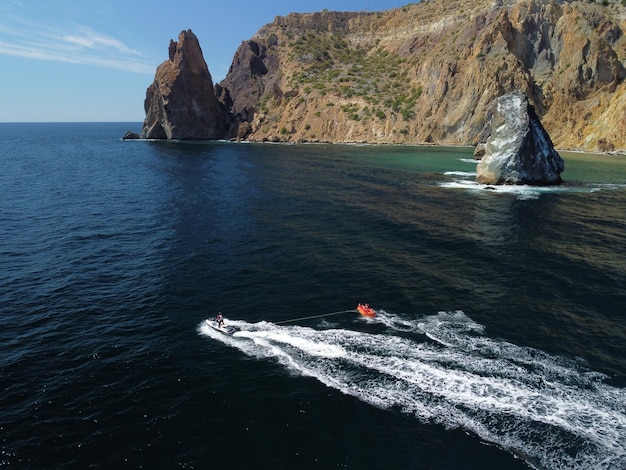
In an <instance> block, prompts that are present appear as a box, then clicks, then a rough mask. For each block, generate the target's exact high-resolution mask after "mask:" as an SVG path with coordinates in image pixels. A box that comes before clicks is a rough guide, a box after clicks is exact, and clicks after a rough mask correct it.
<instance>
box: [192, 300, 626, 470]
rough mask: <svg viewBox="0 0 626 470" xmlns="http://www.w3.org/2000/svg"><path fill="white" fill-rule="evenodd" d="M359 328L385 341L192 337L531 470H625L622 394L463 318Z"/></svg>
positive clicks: (625, 396)
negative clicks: (497, 450) (464, 438)
mask: <svg viewBox="0 0 626 470" xmlns="http://www.w3.org/2000/svg"><path fill="white" fill-rule="evenodd" d="M363 321H365V322H368V323H365V324H363V325H362V326H360V327H359V328H360V329H362V330H363V329H365V330H367V329H368V328H369V327H370V326H374V325H370V324H369V323H372V324H378V325H379V326H380V324H382V325H385V326H386V330H387V333H385V334H371V333H368V332H367V331H353V330H346V329H338V328H333V327H331V328H328V329H314V328H308V327H300V326H278V325H275V324H273V323H269V322H260V323H246V322H243V321H232V320H230V321H228V323H229V324H232V325H234V326H237V327H238V328H240V331H239V332H237V333H235V335H234V336H227V335H224V334H222V333H219V332H216V331H214V330H212V329H211V328H209V327H208V326H207V325H206V324H204V323H202V324H201V325H200V326H199V327H198V330H199V332H200V334H202V335H204V336H208V337H211V338H213V339H215V340H219V341H222V342H223V343H225V344H227V345H229V346H232V347H235V348H237V349H239V350H240V351H242V352H243V353H245V354H246V355H248V356H251V357H255V358H258V359H267V358H271V359H275V360H277V361H278V362H279V363H280V364H281V365H282V366H284V367H285V368H286V369H287V370H288V371H289V372H291V373H294V374H298V375H303V376H309V377H314V378H316V379H317V380H319V381H320V382H322V383H323V384H325V385H326V386H328V387H332V388H334V389H337V390H339V391H341V392H343V393H345V394H348V395H352V396H354V397H357V398H358V399H360V400H362V401H364V402H366V403H370V404H372V405H374V406H377V407H380V408H397V409H400V410H402V411H403V412H404V413H407V414H410V415H413V416H415V417H416V418H417V419H419V420H420V421H422V422H425V423H434V424H438V425H441V426H444V427H446V428H449V429H452V428H460V429H464V430H466V431H468V432H470V433H473V434H474V435H476V436H478V437H480V438H481V439H483V440H485V441H487V442H490V443H493V444H495V445H498V446H500V447H501V448H503V449H505V450H507V451H508V452H510V453H512V454H514V455H516V456H518V457H520V458H523V459H524V460H525V461H526V462H528V463H529V464H530V465H532V466H535V467H538V468H549V469H566V468H567V469H572V468H581V469H582V468H585V469H586V468H607V469H608V468H624V467H626V413H625V411H624V410H625V409H626V391H625V390H623V389H619V388H614V387H611V386H609V385H607V384H606V383H605V379H606V377H605V376H604V375H602V374H599V373H596V372H592V371H589V370H587V369H586V368H585V367H584V366H583V365H581V364H580V363H578V362H575V361H571V360H568V359H564V358H561V357H557V356H552V355H550V354H547V353H545V352H542V351H540V350H536V349H532V348H526V347H520V346H516V345H515V344H511V343H508V342H506V341H502V340H498V339H493V338H489V337H488V336H486V335H485V331H484V327H483V326H481V325H480V324H478V323H475V322H474V321H472V320H471V319H470V318H469V317H467V316H466V315H465V314H464V313H463V312H462V311H456V312H440V313H439V314H437V315H434V316H430V317H423V318H420V319H417V320H407V319H405V318H402V317H400V316H396V315H392V314H388V313H385V312H380V313H379V315H378V316H377V317H376V318H375V319H372V320H363ZM326 325H328V324H326Z"/></svg>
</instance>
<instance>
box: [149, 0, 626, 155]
mask: <svg viewBox="0 0 626 470" xmlns="http://www.w3.org/2000/svg"><path fill="white" fill-rule="evenodd" d="M623 3H624V4H626V1H623V0H604V1H588V0H585V1H565V0H496V1H493V0H478V1H470V0H451V1H450V0H429V1H422V2H420V3H412V4H409V5H407V6H405V7H402V8H398V9H394V10H387V11H383V12H359V13H346V12H330V11H323V12H319V13H306V14H290V15H287V16H285V17H276V19H275V20H274V21H273V22H272V23H270V24H268V25H266V26H263V27H262V28H261V29H260V30H259V31H258V32H257V33H256V34H255V36H254V37H252V38H251V39H250V40H247V41H244V42H243V43H242V44H241V46H240V47H239V49H238V50H237V51H236V53H235V55H234V58H233V62H232V65H231V67H230V70H229V72H228V74H227V76H226V78H225V79H224V80H223V81H222V82H220V83H219V84H213V82H212V79H211V74H210V72H209V70H208V69H207V66H206V63H205V61H204V58H203V55H202V50H201V48H200V44H199V43H198V40H197V38H196V37H195V35H194V34H193V33H192V32H191V31H190V30H188V31H183V32H181V34H180V35H179V37H178V41H171V42H170V46H169V58H168V60H166V61H165V62H163V63H162V64H161V65H160V66H159V67H158V69H157V72H156V75H155V80H154V82H153V84H152V85H150V87H149V88H148V91H147V95H146V101H145V110H146V120H145V122H144V126H143V129H142V134H141V137H143V138H152V139H245V140H250V141H273V142H363V143H391V144H441V145H476V144H478V143H479V142H481V139H482V140H483V141H484V137H485V135H484V134H485V132H486V129H488V128H489V122H488V121H489V113H488V109H489V106H490V105H492V103H493V102H494V101H495V100H496V99H497V98H499V97H501V96H503V95H505V94H507V93H509V92H512V91H521V92H522V93H523V94H524V95H525V96H527V97H528V101H529V103H530V105H532V107H533V109H534V110H535V111H536V113H537V116H538V117H539V118H540V119H541V122H542V123H543V125H544V127H545V129H546V131H547V133H548V134H549V135H550V137H551V138H552V141H553V142H554V145H555V146H556V147H558V148H563V149H572V150H585V151H591V152H623V151H624V150H625V149H626V119H625V118H624V110H625V109H626V83H624V79H625V78H626V69H625V67H624V64H625V63H626V38H625V37H624V29H625V28H626V6H624V5H623Z"/></svg>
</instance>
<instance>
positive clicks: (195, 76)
mask: <svg viewBox="0 0 626 470" xmlns="http://www.w3.org/2000/svg"><path fill="white" fill-rule="evenodd" d="M144 109H145V111H146V119H145V120H144V124H143V129H142V132H141V136H142V137H143V138H145V139H180V140H206V139H220V138H223V137H224V136H225V134H226V133H227V130H228V127H229V120H228V117H227V113H226V112H225V111H224V110H223V107H222V105H221V104H220V103H219V102H218V101H217V98H216V97H215V89H214V86H213V79H212V78H211V74H210V73H209V69H208V67H207V65H206V62H205V61H204V57H203V55H202V50H201V49H200V44H199V43H198V38H197V37H196V36H195V34H193V32H192V31H191V30H187V31H183V32H181V33H180V35H179V36H178V42H175V41H170V46H169V59H168V60H166V61H165V62H163V63H162V64H161V65H159V67H158V68H157V71H156V74H155V77H154V82H153V83H152V85H150V86H149V87H148V89H147V91H146V100H145V102H144Z"/></svg>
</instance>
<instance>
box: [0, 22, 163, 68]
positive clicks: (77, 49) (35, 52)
mask: <svg viewBox="0 0 626 470" xmlns="http://www.w3.org/2000/svg"><path fill="white" fill-rule="evenodd" d="M0 54H3V55H10V56H15V57H25V58H29V59H34V60H48V61H55V62H66V63H73V64H85V65H95V66H98V67H106V68H112V69H117V70H125V71H127V72H133V73H142V74H151V73H154V70H155V68H156V65H157V64H156V61H151V60H149V59H147V58H146V57H145V56H144V55H143V54H142V53H141V52H139V51H137V50H135V49H132V48H130V47H128V46H127V45H126V44H124V42H123V41H120V40H119V39H117V38H114V37H111V36H107V35H105V34H101V33H99V32H97V31H94V30H92V29H91V28H88V27H84V26H75V27H71V28H70V27H65V28H64V30H61V28H53V27H50V26H49V25H44V24H34V23H32V22H31V21H29V20H25V19H23V18H15V17H14V18H12V19H11V21H10V22H6V21H4V22H3V21H2V20H0Z"/></svg>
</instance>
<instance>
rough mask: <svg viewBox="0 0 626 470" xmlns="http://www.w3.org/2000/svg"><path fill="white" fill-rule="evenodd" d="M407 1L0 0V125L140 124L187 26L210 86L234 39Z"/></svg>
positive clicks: (221, 71)
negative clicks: (307, 16)
mask: <svg viewBox="0 0 626 470" xmlns="http://www.w3.org/2000/svg"><path fill="white" fill-rule="evenodd" d="M408 3H411V2H410V1H409V0H334V1H326V0H291V1H285V0H280V1H279V0H264V1H262V2H259V1H252V0H237V1H236V2H234V3H230V2H228V1H223V0H222V1H219V2H214V1H208V0H175V1H174V0H167V1H163V0H150V1H148V0H88V1H85V0H0V122H82V121H91V122H140V121H143V119H144V117H145V113H144V109H143V101H144V98H145V95H146V88H147V87H148V86H149V85H150V84H151V83H152V81H153V79H154V73H155V71H156V67H157V66H158V65H159V64H160V63H161V62H163V61H164V60H166V59H167V58H168V46H169V42H170V39H174V40H177V38H178V34H179V33H180V32H181V31H182V30H186V29H191V30H192V31H193V32H194V33H195V34H196V36H197V37H198V40H199V41H200V46H201V47H202V51H203V53H204V59H205V60H206V62H207V65H208V67H209V71H210V72H211V76H212V77H213V81H214V82H219V81H221V80H222V79H223V78H224V76H225V75H226V73H227V72H228V68H229V67H230V64H231V62H232V59H233V55H234V54H235V51H236V50H237V48H238V47H239V45H240V44H241V42H242V41H245V40H247V39H250V38H251V37H252V36H253V35H254V34H255V33H256V31H258V30H259V29H260V28H261V27H262V26H264V25H265V24H267V23H270V22H272V21H273V19H274V18H275V17H276V16H279V15H280V16H285V15H287V14H288V13H290V12H312V11H321V10H323V9H328V10H335V11H381V10H387V9H391V8H398V7H401V6H403V5H406V4H408Z"/></svg>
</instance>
